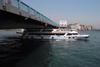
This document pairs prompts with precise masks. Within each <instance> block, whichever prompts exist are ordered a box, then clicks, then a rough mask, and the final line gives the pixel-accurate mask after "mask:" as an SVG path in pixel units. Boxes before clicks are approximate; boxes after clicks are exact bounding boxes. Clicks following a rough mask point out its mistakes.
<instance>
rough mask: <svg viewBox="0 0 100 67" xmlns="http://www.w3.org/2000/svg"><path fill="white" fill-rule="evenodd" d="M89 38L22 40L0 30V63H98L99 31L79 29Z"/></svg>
mask: <svg viewBox="0 0 100 67" xmlns="http://www.w3.org/2000/svg"><path fill="white" fill-rule="evenodd" d="M79 33H85V34H89V35H90V38H89V40H77V41H66V40H50V41H48V40H43V41H41V40H21V39H20V36H21V35H18V34H16V33H15V31H12V32H11V31H10V32H8V31H0V66H1V67H100V31H79Z"/></svg>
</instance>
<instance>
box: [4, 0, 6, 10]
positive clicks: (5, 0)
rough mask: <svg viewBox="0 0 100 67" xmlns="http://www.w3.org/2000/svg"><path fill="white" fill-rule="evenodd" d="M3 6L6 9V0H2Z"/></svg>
mask: <svg viewBox="0 0 100 67" xmlns="http://www.w3.org/2000/svg"><path fill="white" fill-rule="evenodd" d="M3 8H4V10H6V0H3Z"/></svg>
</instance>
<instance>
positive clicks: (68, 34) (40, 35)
mask: <svg viewBox="0 0 100 67" xmlns="http://www.w3.org/2000/svg"><path fill="white" fill-rule="evenodd" d="M23 38H27V39H65V40H78V39H88V38H89V35H86V34H78V32H77V31H72V30H71V31H61V30H60V31H59V30H55V29H54V30H51V29H45V30H44V29H42V30H27V31H26V32H25V33H24V34H23Z"/></svg>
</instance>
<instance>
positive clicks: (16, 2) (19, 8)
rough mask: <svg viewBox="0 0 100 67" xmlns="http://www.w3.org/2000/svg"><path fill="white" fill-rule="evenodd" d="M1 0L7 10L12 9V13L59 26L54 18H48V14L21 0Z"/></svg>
mask: <svg viewBox="0 0 100 67" xmlns="http://www.w3.org/2000/svg"><path fill="white" fill-rule="evenodd" d="M8 1H9V2H8ZM1 2H2V5H3V7H4V8H5V10H6V11H10V12H12V13H16V14H19V15H22V16H25V17H27V18H31V19H35V20H37V21H41V22H44V23H47V24H51V25H53V26H56V27H59V25H58V24H56V23H55V22H53V21H52V20H50V19H49V18H47V17H46V16H44V15H43V14H41V13H39V12H38V11H36V10H35V9H33V8H32V7H30V6H28V5H27V4H25V3H23V2H22V1H20V0H1ZM11 7H12V8H11ZM8 8H9V9H8Z"/></svg>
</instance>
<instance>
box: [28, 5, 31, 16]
mask: <svg viewBox="0 0 100 67" xmlns="http://www.w3.org/2000/svg"><path fill="white" fill-rule="evenodd" d="M28 12H29V17H30V15H31V11H30V6H29V7H28Z"/></svg>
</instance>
